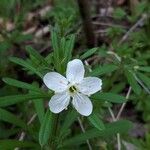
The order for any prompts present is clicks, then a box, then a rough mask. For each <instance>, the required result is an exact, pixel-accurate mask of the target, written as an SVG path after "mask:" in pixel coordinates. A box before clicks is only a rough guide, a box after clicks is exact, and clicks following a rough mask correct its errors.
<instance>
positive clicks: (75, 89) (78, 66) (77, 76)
mask: <svg viewBox="0 0 150 150" xmlns="http://www.w3.org/2000/svg"><path fill="white" fill-rule="evenodd" d="M84 73H85V70H84V65H83V63H82V61H81V60H79V59H74V60H72V61H70V62H69V63H68V65H67V71H66V78H65V77H63V76H62V75H61V74H59V73H57V72H49V73H47V74H46V75H45V76H44V78H43V81H44V83H45V85H46V86H47V87H48V88H49V89H51V90H53V91H54V92H55V95H54V96H52V97H51V100H50V101H49V107H50V110H51V111H52V112H53V113H59V112H61V111H62V110H64V109H67V106H68V105H69V102H70V101H71V102H72V104H73V106H74V107H75V109H76V110H77V111H78V112H79V113H80V114H81V115H83V116H89V115H90V114H91V113H92V110H93V105H92V103H91V100H90V99H89V98H88V96H90V95H91V94H94V93H96V92H98V91H99V90H101V86H102V80H101V79H99V78H97V77H85V78H84Z"/></svg>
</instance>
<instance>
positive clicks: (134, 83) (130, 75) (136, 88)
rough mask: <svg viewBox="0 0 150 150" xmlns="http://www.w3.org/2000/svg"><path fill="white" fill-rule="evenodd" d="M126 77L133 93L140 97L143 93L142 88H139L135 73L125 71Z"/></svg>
mask: <svg viewBox="0 0 150 150" xmlns="http://www.w3.org/2000/svg"><path fill="white" fill-rule="evenodd" d="M125 76H126V78H127V80H128V83H129V84H130V85H131V87H132V89H133V91H134V92H135V93H136V94H137V95H140V93H141V87H140V86H139V84H138V83H137V81H136V79H135V77H134V75H133V73H132V72H131V71H129V70H125Z"/></svg>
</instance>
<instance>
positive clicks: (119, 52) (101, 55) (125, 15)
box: [0, 0, 150, 150]
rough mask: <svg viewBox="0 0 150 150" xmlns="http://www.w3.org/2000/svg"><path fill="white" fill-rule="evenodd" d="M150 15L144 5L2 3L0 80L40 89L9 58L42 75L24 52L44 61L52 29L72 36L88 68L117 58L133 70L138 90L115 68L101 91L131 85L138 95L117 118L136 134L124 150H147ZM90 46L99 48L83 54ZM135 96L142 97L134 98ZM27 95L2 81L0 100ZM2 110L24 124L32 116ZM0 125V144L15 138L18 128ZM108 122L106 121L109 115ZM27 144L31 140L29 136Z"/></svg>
mask: <svg viewBox="0 0 150 150" xmlns="http://www.w3.org/2000/svg"><path fill="white" fill-rule="evenodd" d="M149 12H150V3H149V1H148V0H0V78H1V79H2V78H3V77H11V78H15V79H17V80H21V81H24V82H28V83H32V82H33V81H34V80H36V81H38V82H39V83H40V84H41V80H39V78H38V77H36V76H34V75H33V74H32V72H30V71H28V72H27V73H26V71H27V70H26V69H21V68H20V67H19V66H18V65H16V64H13V63H12V62H10V61H9V58H10V57H11V56H16V57H20V58H22V59H24V60H27V61H28V62H29V63H31V64H32V66H34V68H38V69H39V70H42V69H43V68H42V66H40V64H39V63H40V62H37V63H35V61H34V58H32V59H28V56H29V55H28V54H27V53H26V51H25V47H26V46H32V47H33V48H34V49H36V50H37V52H38V53H40V54H41V55H42V56H44V57H46V56H47V55H48V54H49V53H51V52H52V51H53V49H52V44H51V40H50V36H51V32H50V31H51V30H52V29H54V28H55V30H57V32H58V33H59V36H60V37H66V36H68V35H70V34H75V35H76V40H75V46H74V50H73V55H74V56H77V57H80V56H81V57H80V58H82V59H83V60H86V61H87V62H88V64H89V65H91V66H92V67H95V66H98V65H105V64H108V63H109V64H113V63H114V62H113V61H112V57H113V56H115V57H116V59H120V58H121V60H122V61H121V65H122V66H123V65H124V66H130V67H133V68H134V71H135V72H136V73H137V74H136V75H137V76H138V78H139V79H140V81H141V84H140V83H139V82H140V81H139V82H138V81H137V82H138V83H135V84H138V85H139V86H140V87H136V85H135V84H134V83H133V82H132V81H131V83H128V82H127V79H126V77H125V76H124V74H123V73H122V72H123V71H122V70H121V68H120V69H118V70H117V71H115V72H113V71H114V70H115V69H112V68H110V69H112V70H111V71H112V72H113V73H112V72H111V73H110V72H109V71H108V74H107V75H103V74H102V75H101V76H102V77H103V81H104V87H103V89H104V91H107V90H108V91H111V92H114V93H119V94H123V95H125V94H126V93H127V90H128V87H129V84H131V85H132V88H134V85H135V89H137V90H135V93H134V92H133V93H132V94H131V95H130V100H131V101H129V102H128V104H127V105H126V108H125V110H124V111H123V114H122V116H121V118H125V119H128V120H131V121H133V122H134V129H133V130H132V131H131V132H130V133H129V135H128V136H125V139H129V141H128V142H127V141H124V146H125V147H126V149H127V150H132V149H135V148H137V147H138V148H139V150H149V149H150V132H149V131H150V97H149V94H150V93H149V91H150V74H149V72H150V67H149V63H150V18H149ZM94 47H98V48H97V49H96V50H93V51H91V54H89V53H88V54H87V55H83V54H84V53H85V52H87V50H88V49H90V48H94ZM108 55H109V56H110V55H111V57H110V58H109V57H108ZM48 56H49V57H47V58H46V59H47V61H49V63H51V62H50V61H51V59H50V58H51V56H50V55H48ZM121 65H120V66H121ZM139 66H146V69H139ZM138 69H139V71H138ZM45 72H46V71H45ZM106 73H107V71H106ZM127 78H128V77H127ZM129 80H130V79H129ZM139 89H140V90H139ZM139 91H140V94H139V95H137V93H138V92H139ZM25 92H26V91H25V90H21V89H17V88H14V87H13V86H9V85H6V84H5V83H4V82H3V81H2V80H0V96H6V95H15V94H19V93H25ZM119 106H120V105H119ZM119 106H118V105H114V106H113V110H114V112H117V110H118V107H119ZM6 109H7V110H8V111H10V112H12V113H13V114H15V115H16V116H18V117H21V118H22V119H23V120H28V118H29V117H30V113H31V114H32V113H33V111H34V110H33V109H32V107H31V105H30V103H29V104H26V103H23V104H17V105H13V106H10V107H7V108H6ZM27 112H30V113H27ZM102 114H103V113H102ZM1 120H3V119H1V115H0V139H9V138H13V139H18V129H16V128H15V127H14V126H13V125H12V124H10V123H7V121H6V122H3V121H1ZM106 120H110V118H109V117H108V116H107V118H106ZM35 128H36V126H35ZM9 129H11V130H9ZM28 140H29V141H30V136H29V137H28ZM95 144H97V145H98V148H101V149H102V147H103V148H104V147H107V146H106V145H107V144H106V143H105V142H101V143H95ZM82 149H86V148H82ZM109 149H111V148H109Z"/></svg>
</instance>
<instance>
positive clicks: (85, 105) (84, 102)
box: [72, 93, 93, 116]
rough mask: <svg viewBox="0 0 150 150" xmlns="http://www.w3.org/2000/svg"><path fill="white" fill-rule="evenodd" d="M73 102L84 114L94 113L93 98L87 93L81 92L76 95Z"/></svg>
mask: <svg viewBox="0 0 150 150" xmlns="http://www.w3.org/2000/svg"><path fill="white" fill-rule="evenodd" d="M72 104H73V106H74V107H75V109H76V110H77V111H78V112H79V113H80V114H81V115H83V116H89V115H90V114H91V113H92V110H93V105H92V102H91V100H90V99H89V98H88V97H87V96H86V95H83V94H80V93H78V94H76V95H74V96H73V100H72Z"/></svg>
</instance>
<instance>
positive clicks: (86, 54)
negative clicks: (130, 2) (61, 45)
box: [80, 48, 98, 59]
mask: <svg viewBox="0 0 150 150" xmlns="http://www.w3.org/2000/svg"><path fill="white" fill-rule="evenodd" d="M97 50H98V48H92V49H89V50H87V51H86V52H85V53H84V54H83V55H81V56H80V59H86V58H87V57H90V56H91V55H93V54H95V53H96V51H97Z"/></svg>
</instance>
